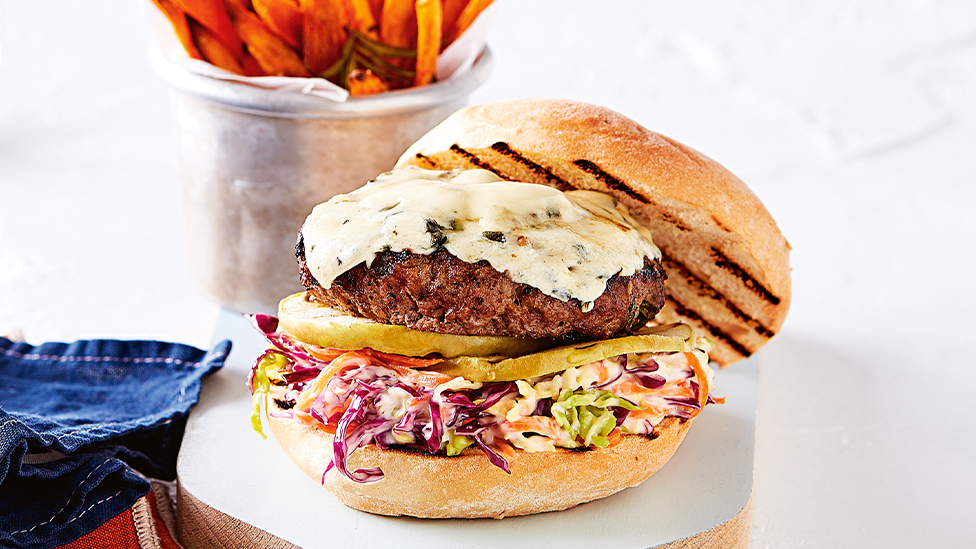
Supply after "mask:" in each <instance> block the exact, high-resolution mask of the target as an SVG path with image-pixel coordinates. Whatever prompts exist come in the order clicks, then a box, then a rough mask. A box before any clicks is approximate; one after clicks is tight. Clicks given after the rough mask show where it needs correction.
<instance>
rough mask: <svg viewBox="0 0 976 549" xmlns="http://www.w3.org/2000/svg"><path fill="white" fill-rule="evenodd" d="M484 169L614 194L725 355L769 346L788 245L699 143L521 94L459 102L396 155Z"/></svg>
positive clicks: (670, 315)
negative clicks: (497, 99)
mask: <svg viewBox="0 0 976 549" xmlns="http://www.w3.org/2000/svg"><path fill="white" fill-rule="evenodd" d="M409 165H415V166H420V167H424V168H430V169H456V168H475V167H480V168H485V169H489V170H491V171H494V172H495V173H497V174H498V175H499V176H501V177H503V178H505V179H509V180H515V181H525V182H533V183H542V184H547V185H550V186H553V187H557V188H560V189H562V190H569V189H592V190H599V191H604V192H608V193H611V194H613V195H614V196H616V197H617V198H618V199H619V200H620V201H621V202H623V203H624V204H625V205H626V206H627V207H628V208H629V209H630V211H631V213H632V214H633V216H634V217H635V218H636V219H637V220H638V221H640V222H642V223H644V224H645V225H646V226H647V227H648V228H649V229H650V230H651V234H652V235H653V237H654V242H655V244H657V246H658V247H659V248H661V251H662V253H663V254H664V260H663V262H664V267H665V269H666V270H667V273H668V281H667V284H666V288H667V294H668V304H667V305H666V306H665V310H664V311H662V313H660V314H659V316H658V318H661V319H663V320H666V321H677V320H682V321H685V322H688V323H690V324H692V325H693V326H695V327H696V328H697V329H699V330H701V331H703V332H705V333H707V334H708V335H709V336H710V337H711V339H712V340H713V341H714V342H715V343H716V344H717V347H716V348H715V349H714V350H713V351H712V353H710V357H711V358H712V359H713V360H714V361H715V362H717V363H719V364H721V365H728V364H730V363H732V362H735V361H737V360H739V359H741V358H744V357H747V356H749V355H750V354H752V353H753V352H755V351H756V350H758V349H759V348H760V347H762V346H763V345H764V344H765V343H766V342H767V341H768V340H769V338H771V337H772V336H773V335H774V334H775V333H776V332H777V331H778V330H779V328H780V326H782V324H783V321H784V319H785V318H786V313H787V310H788V309H789V305H790V267H789V249H790V248H789V244H788V243H787V241H786V239H785V238H784V237H783V235H782V234H781V233H780V231H779V228H778V227H777V226H776V223H775V221H773V219H772V217H771V216H770V215H769V212H768V211H766V208H765V207H764V206H763V205H762V203H761V202H760V201H759V199H758V198H757V197H756V196H755V195H754V194H753V193H752V191H750V190H749V188H748V187H746V185H745V184H744V183H743V182H742V181H740V180H739V179H738V178H737V177H735V176H734V175H732V174H731V173H730V172H729V171H728V170H726V169H725V168H723V167H722V166H720V165H719V164H718V163H716V162H714V161H713V160H711V159H709V158H707V157H705V156H704V155H702V154H700V153H699V152H697V151H695V150H693V149H691V148H689V147H686V146H684V145H682V144H680V143H678V142H676V141H673V140H671V139H668V138H667V137H664V136H662V135H658V134H656V133H654V132H651V131H648V130H647V129H645V128H643V127H641V126H640V125H639V124H637V123H636V122H634V121H632V120H630V119H628V118H626V117H624V116H622V115H620V114H618V113H616V112H614V111H611V110H609V109H606V108H603V107H597V106H593V105H589V104H585V103H579V102H573V101H561V100H536V99H526V100H516V101H505V102H500V103H493V104H488V105H480V106H475V107H469V108H467V109H462V110H461V111H458V112H457V113H455V114H453V115H452V116H451V117H450V118H448V119H447V120H445V121H444V122H443V123H441V124H440V125H439V126H437V127H435V128H434V129H433V130H431V131H430V132H429V133H428V134H427V135H426V136H424V137H422V138H420V140H419V141H417V142H416V143H415V144H414V145H412V146H411V147H410V148H409V149H408V150H407V152H406V153H404V155H403V156H402V157H401V158H400V160H399V162H398V163H397V168H402V167H405V166H409Z"/></svg>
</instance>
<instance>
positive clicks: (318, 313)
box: [278, 292, 554, 359]
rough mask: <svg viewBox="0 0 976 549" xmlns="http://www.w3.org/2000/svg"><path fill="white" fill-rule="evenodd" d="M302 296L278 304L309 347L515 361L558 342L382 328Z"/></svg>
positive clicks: (281, 316)
mask: <svg viewBox="0 0 976 549" xmlns="http://www.w3.org/2000/svg"><path fill="white" fill-rule="evenodd" d="M304 296H305V294H304V293H303V292H300V293H297V294H294V295H290V296H288V297H286V298H285V299H283V300H281V303H279V304H278V322H279V326H280V327H281V329H282V330H284V331H285V332H287V333H288V334H289V335H291V336H293V337H296V338H298V339H300V340H302V341H304V342H306V343H311V344H313V345H319V346H321V347H328V348H330V349H342V350H349V351H352V350H356V349H363V348H366V347H369V348H371V349H375V350H377V351H381V352H384V353H394V354H398V355H404V356H418V357H419V356H427V355H429V354H432V353H437V354H440V355H441V356H444V357H448V358H451V357H458V356H468V357H493V358H496V359H498V358H505V357H516V356H521V355H524V354H526V353H533V352H536V351H539V350H541V349H545V348H547V347H552V346H553V345H554V343H553V342H552V341H551V340H548V339H521V338H517V337H498V336H461V335H450V334H438V333H434V332H421V331H419V330H411V329H410V328H407V327H406V326H400V325H391V324H380V323H378V322H374V321H372V320H369V319H366V318H359V317H354V316H350V315H347V314H345V313H342V312H341V311H337V310H335V309H332V308H329V307H326V306H324V305H321V304H319V303H314V302H308V301H305V297H304Z"/></svg>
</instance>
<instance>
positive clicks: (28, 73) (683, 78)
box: [0, 0, 976, 547]
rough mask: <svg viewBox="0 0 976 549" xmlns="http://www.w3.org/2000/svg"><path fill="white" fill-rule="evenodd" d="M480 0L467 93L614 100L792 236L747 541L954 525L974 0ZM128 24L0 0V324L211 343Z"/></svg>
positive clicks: (158, 84) (897, 538)
mask: <svg viewBox="0 0 976 549" xmlns="http://www.w3.org/2000/svg"><path fill="white" fill-rule="evenodd" d="M500 1H501V5H500V6H499V8H500V9H499V10H498V11H499V13H498V18H497V20H496V23H495V27H494V29H493V31H492V35H491V38H490V44H491V46H492V48H493V50H494V52H495V56H496V69H495V72H494V74H493V75H492V77H491V78H490V80H489V82H488V83H487V84H486V85H485V86H484V87H482V88H481V89H480V90H479V91H478V92H476V93H475V95H474V97H473V98H472V99H473V101H474V102H487V101H493V100H498V99H507V98H515V97H527V96H536V97H543V96H552V97H565V98H572V99H580V100H585V101H590V102H594V103H599V104H603V105H606V106H609V107H611V108H613V109H616V110H618V111H621V112H623V113H625V114H627V115H628V116H630V117H631V118H634V119H636V120H637V121H638V122H640V123H642V124H643V125H645V126H647V127H649V128H651V129H654V130H656V131H659V132H661V133H664V134H665V135H668V136H670V137H673V138H675V139H678V140H679V141H682V142H684V143H687V144H689V145H691V146H692V147H694V148H696V149H698V150H701V151H703V152H705V153H706V154H707V155H709V156H711V157H713V158H715V159H716V160H718V161H720V162H722V163H723V164H725V165H726V166H727V167H728V168H730V169H731V170H732V171H733V172H734V173H736V174H737V175H739V176H740V177H741V178H742V179H743V180H745V181H746V182H747V183H748V184H749V185H750V186H751V187H752V188H753V189H754V190H755V192H756V193H757V194H758V195H759V196H760V198H761V199H762V200H763V201H764V202H765V203H766V205H767V207H768V208H769V210H770V211H771V212H772V214H773V216H774V217H775V218H776V219H777V220H778V222H779V224H780V227H781V228H782V230H783V232H784V233H785V234H786V236H787V238H788V239H789V240H790V243H791V244H792V246H793V249H794V251H793V255H792V265H793V275H794V303H793V308H792V310H791V312H790V316H789V318H788V319H787V322H786V325H785V326H784V328H783V330H782V332H781V335H780V336H779V337H778V338H777V339H775V340H774V341H773V342H772V343H771V344H770V345H769V346H768V347H767V348H766V349H764V350H763V351H762V352H761V353H760V357H759V364H760V383H759V410H758V431H757V440H756V445H757V450H756V452H757V454H756V481H755V494H754V500H753V502H754V525H753V545H754V546H755V547H867V546H870V547H923V546H931V547H966V546H973V544H974V543H976V541H974V540H976V520H974V519H976V496H974V494H976V467H974V462H976V428H974V426H973V421H974V420H976V364H974V359H973V358H972V354H973V353H972V351H971V345H972V342H973V333H974V332H976V323H974V321H973V318H974V317H973V315H972V312H971V311H972V309H973V308H974V307H976V291H974V289H973V288H974V283H973V280H974V279H976V257H974V256H976V246H974V243H973V240H974V237H976V213H974V209H976V4H974V3H973V2H971V1H965V0H958V1H954V2H950V1H943V2H934V1H921V0H916V1H908V0H898V1H882V0H857V1H851V0H847V1H842V0H825V1H820V2H782V1H772V0H764V1H751V2H747V1H745V0H735V1H731V0H730V1H719V0H714V1H707V2H706V1H689V2H668V3H665V2H658V1H653V2H636V1H631V2H622V1H616V2H606V1H601V2H565V1H556V0H552V1H546V2H542V1H533V2H515V1H514V0H500ZM150 40H151V36H150V27H149V23H148V19H147V17H146V14H145V12H144V7H143V5H142V3H140V2H138V1H136V0H114V1H107V0H92V1H89V2H79V1H77V0H70V1H69V0H44V1H35V2H32V1H24V0H0V333H4V332H5V331H9V330H13V329H20V330H22V332H23V334H24V336H26V338H27V340H28V341H30V342H32V343H40V342H42V341H48V340H69V341H70V340H75V339H83V338H108V337H112V338H153V339H164V340H173V341H182V342H186V343H191V344H195V345H198V346H206V345H207V344H208V342H209V339H210V333H211V331H212V329H213V324H214V321H215V319H216V317H217V312H218V309H217V306H216V305H214V304H212V303H210V302H208V301H207V299H206V297H205V296H203V295H202V294H201V293H199V292H198V291H197V290H195V289H194V288H193V287H192V285H191V283H190V281H189V277H188V275H187V273H186V270H185V262H184V259H183V256H182V253H183V248H182V246H183V244H182V242H183V233H182V227H181V221H180V216H181V212H180V198H179V196H180V195H179V182H178V180H177V166H176V162H175V142H174V136H173V130H172V118H171V114H170V105H169V99H168V92H167V89H166V87H165V85H164V83H163V82H162V81H161V80H160V79H159V78H158V77H157V76H156V75H155V74H154V73H153V72H152V71H151V70H150V68H149V65H148V62H147V54H146V52H147V46H148V44H149V43H150ZM702 497H707V494H702Z"/></svg>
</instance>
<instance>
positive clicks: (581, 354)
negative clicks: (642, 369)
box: [427, 323, 695, 382]
mask: <svg viewBox="0 0 976 549" xmlns="http://www.w3.org/2000/svg"><path fill="white" fill-rule="evenodd" d="M694 343H695V332H694V330H692V328H691V326H689V325H687V324H681V323H678V324H667V325H663V326H649V327H646V328H643V329H641V330H640V331H639V332H637V333H636V334H634V335H630V336H625V337H618V338H614V339H605V340H602V341H581V342H578V343H573V344H570V345H563V346H561V347H556V348H553V349H549V350H546V351H540V352H537V353H532V354H528V355H524V356H519V357H515V358H505V359H499V358H494V357H488V358H485V357H474V356H459V357H455V358H452V359H450V360H446V361H444V362H440V363H438V364H434V365H432V366H430V367H429V368H427V369H428V370H434V371H436V372H440V373H442V374H447V375H449V376H460V377H463V378H465V379H467V380H470V381H481V382H486V381H515V380H517V379H528V378H532V377H537V376H543V375H546V374H553V373H556V372H561V371H563V370H566V369H569V368H573V367H575V366H581V365H583V364H589V363H590V362H594V361H597V360H603V359H605V358H610V357H614V356H618V355H623V354H628V353H648V352H666V351H690V350H692V348H693V347H694Z"/></svg>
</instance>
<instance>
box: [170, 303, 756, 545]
mask: <svg viewBox="0 0 976 549" xmlns="http://www.w3.org/2000/svg"><path fill="white" fill-rule="evenodd" d="M214 339H215V340H220V339H231V340H232V341H233V342H234V349H233V351H232V353H231V355H230V357H229V358H228V361H227V363H226V365H225V367H224V368H223V369H222V370H221V371H220V372H218V373H217V374H215V375H214V376H212V377H210V378H208V379H207V380H205V382H204V387H203V392H202V394H201V398H200V403H199V404H198V405H197V406H196V407H195V408H194V409H193V412H192V413H191V415H190V419H189V421H188V423H187V430H186V436H185V437H184V440H183V446H182V449H181V450H180V457H179V463H178V473H179V494H178V502H177V504H178V507H177V523H178V525H179V532H180V535H181V537H182V539H183V541H184V543H185V544H187V545H188V546H191V547H221V548H225V547H226V548H229V547H257V546H260V547H294V546H299V547H304V548H305V549H315V548H317V547H339V546H341V547H344V548H347V549H355V548H358V547H364V548H365V547H368V548H371V549H374V548H375V547H381V546H386V545H388V544H389V543H390V541H391V540H396V543H397V547H399V548H404V549H405V548H413V547H416V548H422V549H437V548H440V547H445V548H450V549H458V548H461V547H471V548H480V547H484V548H492V547H498V546H506V545H509V546H527V545H533V544H536V543H539V544H541V543H546V544H547V545H555V546H559V547H561V548H562V549H568V548H575V547H578V548H588V549H589V548H592V547H595V546H604V545H612V546H614V547H625V548H626V547H633V548H638V547H639V548H645V547H666V548H671V549H677V548H682V549H685V548H688V549H690V548H698V547H748V545H749V530H750V527H751V506H750V497H751V493H752V478H753V451H754V433H755V417H756V416H755V411H756V364H755V360H754V359H753V360H749V361H746V362H745V363H743V364H738V365H736V366H735V367H734V368H732V369H731V370H722V371H720V372H717V373H716V377H715V394H717V395H720V396H725V397H726V404H724V405H717V406H709V407H708V408H706V410H705V411H704V412H703V413H702V414H701V415H700V416H698V418H697V419H696V420H695V425H694V427H693V428H692V429H691V431H690V432H689V433H688V436H687V437H686V439H685V441H684V443H683V444H682V445H681V447H680V448H678V451H677V453H675V455H674V457H673V458H672V459H671V461H670V462H669V463H668V464H667V465H666V466H665V467H664V468H663V469H662V470H661V471H660V472H658V473H657V474H656V475H654V476H653V477H651V478H650V479H649V480H648V481H646V482H644V483H643V484H641V485H640V486H637V487H635V488H630V489H627V490H624V491H622V492H619V493H617V494H615V495H613V496H611V497H609V498H605V499H602V500H598V501H594V502H591V503H587V504H584V505H580V506H578V507H575V508H573V509H568V510H566V511H560V512H556V513H543V514H539V515H532V516H527V517H512V518H506V519H503V520H493V519H482V520H423V519H415V518H403V517H400V518H391V517H381V516H375V515H370V514H368V513H363V512H360V511H355V510H352V509H349V508H347V507H345V506H343V505H341V504H340V503H338V502H337V501H336V500H334V499H333V498H332V497H331V496H330V495H329V494H328V493H327V492H325V491H324V490H322V488H321V487H320V486H318V485H317V484H316V483H315V481H313V480H311V479H309V478H308V477H306V476H305V475H304V474H303V473H302V472H301V471H300V470H299V469H298V468H297V467H295V466H293V465H292V463H291V462H290V461H289V460H288V458H287V456H285V454H284V453H283V452H282V450H281V449H280V448H279V447H278V445H277V444H276V443H275V442H274V440H273V439H269V440H267V441H265V440H262V439H261V437H260V436H259V435H257V434H256V433H255V432H254V431H253V430H251V426H250V421H249V416H250V409H251V398H250V394H249V393H248V391H247V388H246V387H245V379H246V377H247V372H248V370H249V369H250V366H251V364H252V363H253V360H254V357H256V356H257V355H258V354H259V353H260V352H261V350H262V349H263V348H264V343H263V339H262V338H261V336H260V335H259V334H257V332H255V331H254V330H253V329H252V328H251V327H250V325H249V324H248V323H247V322H246V321H245V319H244V318H242V317H241V316H240V315H238V314H236V313H233V312H230V311H221V314H220V316H219V318H218V321H217V326H216V329H215V332H214Z"/></svg>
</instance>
